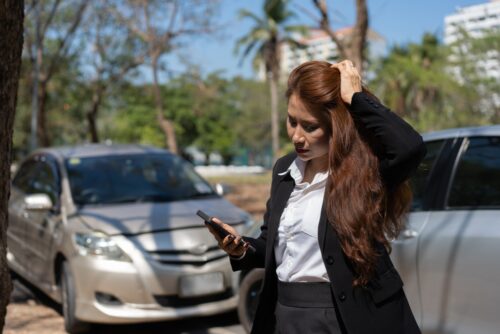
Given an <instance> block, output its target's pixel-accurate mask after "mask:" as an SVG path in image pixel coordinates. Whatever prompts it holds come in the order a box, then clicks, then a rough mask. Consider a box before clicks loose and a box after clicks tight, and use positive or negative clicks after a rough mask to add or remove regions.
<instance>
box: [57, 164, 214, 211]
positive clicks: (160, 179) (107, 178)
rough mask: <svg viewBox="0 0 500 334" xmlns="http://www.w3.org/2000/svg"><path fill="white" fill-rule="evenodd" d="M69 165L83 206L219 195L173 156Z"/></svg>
mask: <svg viewBox="0 0 500 334" xmlns="http://www.w3.org/2000/svg"><path fill="white" fill-rule="evenodd" d="M65 165H66V169H67V171H68V178H69V183H70V188H71V194H72V196H73V201H74V202H75V203H76V204H79V205H85V204H109V203H126V202H168V201H177V200H184V199H196V198H204V197H213V196H217V194H216V193H215V192H214V191H213V189H212V187H211V186H210V185H209V184H208V182H206V181H205V180H204V179H203V178H202V177H201V176H199V175H198V174H197V173H196V172H195V170H194V168H193V167H192V166H191V164H189V163H187V162H186V161H184V160H183V159H181V158H179V157H177V156H174V155H171V154H141V155H116V156H99V157H88V158H87V157H86V158H71V159H67V160H66V162H65Z"/></svg>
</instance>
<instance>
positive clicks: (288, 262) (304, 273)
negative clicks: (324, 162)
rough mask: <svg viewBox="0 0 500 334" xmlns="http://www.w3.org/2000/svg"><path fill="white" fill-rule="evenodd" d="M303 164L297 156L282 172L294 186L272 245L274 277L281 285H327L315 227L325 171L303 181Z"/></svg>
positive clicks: (326, 275) (327, 279) (325, 177)
mask: <svg viewBox="0 0 500 334" xmlns="http://www.w3.org/2000/svg"><path fill="white" fill-rule="evenodd" d="M304 169H305V162H303V161H302V160H300V159H299V158H298V157H297V158H295V160H294V161H293V162H292V164H291V165H290V167H288V169H287V170H286V171H284V172H283V173H280V174H278V175H284V174H287V173H290V176H291V177H292V178H293V179H294V180H295V187H294V189H293V191H292V194H291V195H290V198H289V199H288V203H287V205H286V207H285V209H284V210H283V214H282V215H281V219H280V224H279V227H278V235H277V237H276V239H275V242H274V253H275V257H276V274H277V275H278V279H279V280H280V281H283V282H329V281H330V280H329V277H328V274H327V272H326V268H325V265H324V263H323V257H322V256H321V251H320V248H319V242H318V226H319V219H320V216H321V207H322V205H323V196H324V193H325V185H326V180H327V176H328V172H324V173H317V174H316V175H315V176H314V179H313V180H312V182H311V183H307V182H302V180H303V178H304Z"/></svg>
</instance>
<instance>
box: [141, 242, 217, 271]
mask: <svg viewBox="0 0 500 334" xmlns="http://www.w3.org/2000/svg"><path fill="white" fill-rule="evenodd" d="M148 254H149V256H150V257H151V258H152V259H153V260H154V261H156V262H159V263H161V264H169V265H192V266H202V265H204V264H206V263H208V262H212V261H216V260H219V259H222V258H224V257H226V256H227V254H226V253H225V252H224V251H223V250H221V249H220V248H219V247H218V246H217V245H215V246H212V247H209V248H208V249H207V250H206V252H204V253H203V254H192V251H190V250H174V249H164V250H155V251H148Z"/></svg>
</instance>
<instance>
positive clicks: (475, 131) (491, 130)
mask: <svg viewBox="0 0 500 334" xmlns="http://www.w3.org/2000/svg"><path fill="white" fill-rule="evenodd" d="M474 136H500V124H497V125H488V126H471V127H464V128H455V129H446V130H440V131H433V132H428V133H425V134H423V135H422V138H423V139H424V141H430V140H438V139H448V138H456V137H474Z"/></svg>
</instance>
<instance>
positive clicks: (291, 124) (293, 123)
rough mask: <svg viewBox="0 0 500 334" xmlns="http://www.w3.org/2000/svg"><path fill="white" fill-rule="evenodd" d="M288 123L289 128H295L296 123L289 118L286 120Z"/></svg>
mask: <svg viewBox="0 0 500 334" xmlns="http://www.w3.org/2000/svg"><path fill="white" fill-rule="evenodd" d="M288 123H290V126H291V127H293V128H294V127H296V126H297V122H295V121H294V120H293V119H291V118H288Z"/></svg>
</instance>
